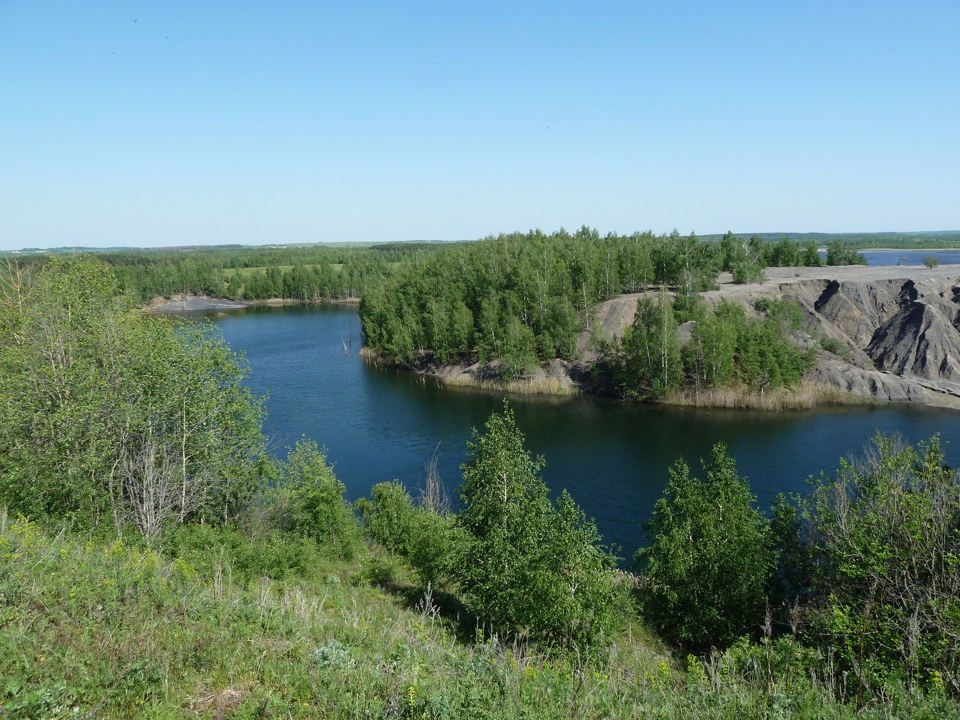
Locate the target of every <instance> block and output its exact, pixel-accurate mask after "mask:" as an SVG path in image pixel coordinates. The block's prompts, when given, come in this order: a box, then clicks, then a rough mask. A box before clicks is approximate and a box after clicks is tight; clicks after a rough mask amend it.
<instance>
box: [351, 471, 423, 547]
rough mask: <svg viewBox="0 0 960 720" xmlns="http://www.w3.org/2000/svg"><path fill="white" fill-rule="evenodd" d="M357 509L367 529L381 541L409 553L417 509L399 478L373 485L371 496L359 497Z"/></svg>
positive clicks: (384, 544)
mask: <svg viewBox="0 0 960 720" xmlns="http://www.w3.org/2000/svg"><path fill="white" fill-rule="evenodd" d="M357 509H358V510H359V511H360V517H361V518H363V524H364V526H365V527H366V529H367V531H368V532H369V533H370V534H371V535H372V536H373V538H374V539H375V540H376V541H377V542H378V543H380V544H381V545H383V546H384V547H385V548H387V549H388V550H392V551H393V552H397V553H401V554H406V552H407V545H408V543H409V541H410V531H411V529H412V527H413V522H414V515H415V514H416V511H417V509H416V508H415V507H414V505H413V498H412V497H410V493H408V492H407V490H406V488H404V487H403V485H402V484H401V483H400V481H399V480H394V481H393V482H382V483H377V484H376V485H374V486H373V490H372V491H371V492H370V498H369V499H368V498H360V499H359V500H357Z"/></svg>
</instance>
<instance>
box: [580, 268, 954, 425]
mask: <svg viewBox="0 0 960 720" xmlns="http://www.w3.org/2000/svg"><path fill="white" fill-rule="evenodd" d="M766 275H767V280H766V281H765V282H763V283H757V284H751V285H733V284H732V282H731V279H730V278H729V276H726V277H724V276H721V278H720V289H719V290H715V291H712V292H708V293H704V297H705V298H706V299H707V301H708V302H709V303H711V304H714V305H715V304H716V303H718V302H719V301H720V299H721V298H726V299H728V300H732V301H737V302H742V303H744V304H746V305H747V306H748V307H752V306H753V303H754V301H755V300H756V299H757V298H759V297H762V296H767V297H786V298H791V299H793V300H795V301H796V302H797V303H799V305H800V306H801V308H803V311H804V316H805V324H804V329H805V331H806V332H805V333H804V334H805V335H806V337H802V338H798V339H799V340H800V341H801V342H813V340H815V339H817V338H831V339H833V340H834V341H838V342H839V343H842V344H843V345H844V346H846V348H847V350H848V352H845V353H843V355H844V357H840V356H838V355H834V354H832V353H829V352H825V351H822V350H819V351H818V356H817V364H816V367H814V368H813V370H811V371H810V373H809V374H808V376H807V378H806V381H807V382H809V383H812V384H820V385H828V386H832V387H836V388H839V389H842V390H845V391H848V392H850V393H851V394H853V395H857V396H861V397H865V398H872V399H875V400H878V401H882V402H883V401H885V402H916V403H924V404H931V405H941V406H948V407H958V408H960V330H958V328H960V265H943V266H940V267H937V268H932V269H928V268H918V267H862V266H856V267H853V266H851V267H822V268H767V270H766ZM636 302H637V296H636V295H624V296H621V297H619V298H614V299H613V300H610V301H608V302H606V303H603V304H602V305H600V306H599V307H598V308H597V312H596V314H595V322H598V323H600V324H601V326H602V328H603V330H604V333H605V334H606V335H607V336H608V337H610V336H615V337H618V336H620V335H622V333H623V331H624V329H626V327H628V326H629V325H630V323H631V322H632V321H633V313H634V312H635V309H636ZM581 348H582V350H583V354H582V357H581V361H582V362H590V361H591V360H592V358H591V357H590V353H589V350H588V349H587V348H588V343H587V337H586V334H585V335H584V337H583V338H582V341H581Z"/></svg>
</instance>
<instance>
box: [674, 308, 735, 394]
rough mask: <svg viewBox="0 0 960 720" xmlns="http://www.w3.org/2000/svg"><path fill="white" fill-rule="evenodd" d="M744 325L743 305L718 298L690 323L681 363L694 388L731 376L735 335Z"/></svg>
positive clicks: (716, 383)
mask: <svg viewBox="0 0 960 720" xmlns="http://www.w3.org/2000/svg"><path fill="white" fill-rule="evenodd" d="M745 325H746V315H745V314H744V311H743V306H741V305H738V304H734V303H731V302H729V301H728V300H721V301H720V304H719V305H718V306H717V309H716V310H715V311H714V312H712V313H705V314H704V316H703V317H702V318H701V319H700V320H698V321H697V323H696V324H695V325H694V326H693V329H692V331H691V333H690V342H688V343H687V345H686V347H685V348H684V365H685V367H686V368H687V370H688V372H689V373H690V375H691V376H692V378H693V381H694V383H695V385H696V387H697V388H699V387H701V386H703V387H722V386H724V385H727V384H728V383H730V382H731V381H732V380H733V379H734V378H735V373H736V351H737V338H738V336H739V334H740V332H741V330H742V328H743V327H744V326H745Z"/></svg>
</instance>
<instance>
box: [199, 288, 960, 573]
mask: <svg viewBox="0 0 960 720" xmlns="http://www.w3.org/2000/svg"><path fill="white" fill-rule="evenodd" d="M209 317H210V319H212V320H213V321H214V322H216V324H217V325H219V326H220V329H221V330H222V332H223V335H224V337H225V338H226V340H227V342H229V344H230V345H231V347H232V348H233V349H234V350H238V351H242V352H244V353H245V354H246V357H247V361H248V362H249V364H250V370H251V372H250V378H249V385H250V387H251V388H252V390H253V391H254V392H255V393H258V394H262V395H266V396H267V397H268V399H267V409H268V413H269V414H268V417H267V421H266V428H265V429H266V432H267V433H268V435H269V436H270V438H271V442H272V444H273V447H274V449H275V451H277V452H282V449H283V447H284V446H286V445H292V444H294V443H295V442H296V440H297V439H298V438H299V437H300V436H302V435H305V436H307V437H310V438H313V439H314V440H316V441H317V442H318V443H319V444H321V445H325V446H326V447H327V452H328V455H327V457H328V460H329V461H330V462H332V463H334V465H335V470H336V474H337V476H338V477H339V478H340V480H341V481H342V482H343V483H344V484H345V485H346V487H347V495H348V497H349V498H350V499H356V498H358V497H361V496H364V495H368V494H369V492H370V488H371V487H372V486H373V485H374V484H376V483H378V482H381V481H384V480H392V479H399V480H401V481H402V482H403V483H404V484H405V485H406V486H407V488H408V489H410V490H411V491H412V492H416V488H417V486H418V484H419V483H421V482H422V480H423V478H424V476H425V466H426V464H427V463H428V461H429V460H430V458H431V456H432V455H433V454H434V452H436V453H437V456H438V467H439V470H440V475H441V479H442V480H443V481H444V483H445V485H446V486H447V488H448V489H449V491H450V492H451V495H453V497H454V498H455V497H456V487H457V485H458V483H459V481H460V469H459V466H460V464H461V463H463V462H464V461H465V460H466V457H467V440H468V439H469V438H470V434H471V428H474V427H477V428H480V427H482V425H483V422H484V420H485V419H486V418H487V417H488V416H489V414H490V413H491V412H492V411H493V410H496V409H499V408H500V407H501V406H502V402H503V399H502V397H501V396H500V395H497V394H491V393H485V392H480V391H476V390H470V389H444V388H442V387H440V386H438V385H437V384H436V382H434V381H430V380H424V379H422V378H420V377H418V376H415V375H413V374H410V373H406V372H402V371H397V370H388V369H382V368H376V367H373V366H371V365H368V364H366V363H365V362H364V361H363V360H361V359H360V357H359V354H358V352H359V350H360V345H361V342H360V322H359V318H358V316H357V312H356V310H355V309H354V308H352V307H344V306H321V307H316V306H311V307H296V308H255V309H247V310H241V311H231V312H229V313H220V314H216V315H211V316H209ZM510 403H511V405H512V407H513V409H514V411H515V414H516V418H517V422H518V424H519V426H520V427H521V429H522V430H523V432H524V433H525V434H526V437H527V446H528V448H529V450H530V451H532V452H533V453H534V454H538V455H543V456H544V457H545V459H546V466H545V468H544V470H543V478H544V480H545V481H546V483H547V485H548V486H549V487H550V489H551V491H552V492H553V493H559V492H560V490H562V489H564V488H566V489H567V490H569V491H570V493H571V494H572V495H573V497H574V499H575V500H576V501H577V502H578V503H579V504H580V505H581V507H583V509H584V510H585V512H586V513H587V515H588V516H591V517H593V518H595V520H596V522H597V526H598V528H599V529H600V532H601V533H602V534H603V536H604V538H605V540H606V541H607V542H609V543H612V544H614V545H618V546H620V548H621V555H623V556H624V557H626V558H629V557H630V556H631V555H632V554H633V552H634V551H635V550H636V548H637V547H638V546H640V545H642V544H645V540H644V536H643V533H642V530H641V524H642V523H643V522H645V521H646V520H648V519H649V517H650V513H651V510H652V508H653V504H654V503H655V502H656V500H657V498H658V497H660V495H661V493H662V491H663V488H664V485H665V484H666V481H667V469H668V468H669V467H670V465H672V464H673V463H674V462H675V461H676V460H677V459H678V458H680V457H684V458H686V460H687V462H688V463H689V464H690V466H691V468H694V469H695V470H697V471H699V468H700V458H702V457H706V456H707V455H708V453H709V451H710V448H711V447H712V446H713V445H714V443H717V442H723V443H726V445H727V446H728V448H729V450H730V452H731V454H732V455H733V456H734V457H735V458H736V460H737V465H738V469H739V470H740V472H741V474H743V475H746V476H747V477H748V478H749V480H750V485H751V488H752V490H753V492H754V493H755V494H756V495H757V498H758V502H759V504H760V506H761V507H763V508H765V509H766V508H769V505H770V502H771V500H772V499H773V498H774V496H776V494H777V493H780V492H802V491H804V490H805V488H806V487H807V479H808V478H809V477H810V476H811V475H815V474H819V473H820V472H821V471H827V472H833V471H834V470H835V469H836V468H837V466H838V464H839V459H840V458H841V457H844V456H850V455H858V454H862V453H863V451H864V448H865V446H866V445H867V444H868V443H869V441H870V439H871V437H873V436H874V434H875V433H877V432H878V431H879V432H883V433H900V434H902V435H903V436H904V437H905V438H906V439H907V440H909V441H911V442H916V441H920V440H924V439H926V438H929V437H931V436H932V435H934V434H937V433H939V434H940V436H941V441H942V442H943V444H944V447H945V450H946V452H947V457H948V461H949V462H950V463H951V464H952V465H956V463H957V461H958V460H960V414H957V413H954V412H950V411H943V410H932V409H926V408H911V407H887V408H882V409H876V408H872V409H871V408H856V409H851V408H837V409H826V410H816V411H803V412H785V413H776V414H770V413H757V412H743V411H720V410H709V411H706V410H693V409H683V408H663V407H654V406H647V405H640V404H624V403H621V402H619V401H617V400H613V399H608V398H597V397H589V396H581V397H572V398H564V399H557V398H546V399H544V398H531V397H513V398H510Z"/></svg>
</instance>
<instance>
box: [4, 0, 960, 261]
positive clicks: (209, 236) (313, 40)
mask: <svg viewBox="0 0 960 720" xmlns="http://www.w3.org/2000/svg"><path fill="white" fill-rule="evenodd" d="M958 36H960V3H957V2H955V1H954V0H948V1H945V2H924V1H918V2H909V3H908V2H903V1H902V0H898V1H897V2H884V1H882V0H872V1H871V2H845V1H843V0H841V1H839V2H838V1H836V0H833V1H832V2H816V1H813V2H779V1H778V0H765V1H764V2H756V3H748V2H673V3H667V2H640V1H634V2H608V3H586V2H577V3H567V2H543V3H540V2H518V1H514V2H495V1H492V2H491V1H485V2H471V3H466V2H457V1H451V0H447V2H436V3H422V2H399V1H394V2H362V1H359V2H338V3H322V2H309V3H308V2H303V3H299V2H276V3H274V2H269V3H268V2H237V1H236V0H233V1H231V2H222V3H220V2H212V1H209V2H207V1H205V2H199V3H198V2H189V3H188V2H159V1H154V2H107V1H102V0H97V1H96V2H80V1H79V0H72V1H70V2H52V1H51V2H44V1H43V0H0V249H12V248H22V247H53V246H62V245H88V246H116V245H125V246H159V245H186V244H198V243H203V244H207V243H234V242H236V243H244V244H254V243H287V242H297V243H299V242H336V241H389V240H462V239H475V238H479V237H483V236H485V235H489V234H497V233H500V232H511V231H514V230H520V231H525V230H528V229H531V228H541V229H543V230H545V231H553V230H556V229H558V228H560V227H561V226H563V227H566V228H568V229H575V228H577V227H579V226H581V225H589V226H591V227H595V228H597V229H598V230H600V232H601V233H606V232H620V233H630V232H633V231H635V230H652V231H654V232H656V233H661V232H669V231H670V230H672V229H674V228H677V229H679V230H680V231H681V232H683V233H687V232H690V231H695V232H697V233H700V234H707V233H717V232H725V231H726V230H728V229H729V230H733V231H735V232H779V231H793V232H846V231H884V230H885V231H912V230H947V229H952V230H955V229H960V179H958V172H960V43H958V42H957V38H958Z"/></svg>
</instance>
